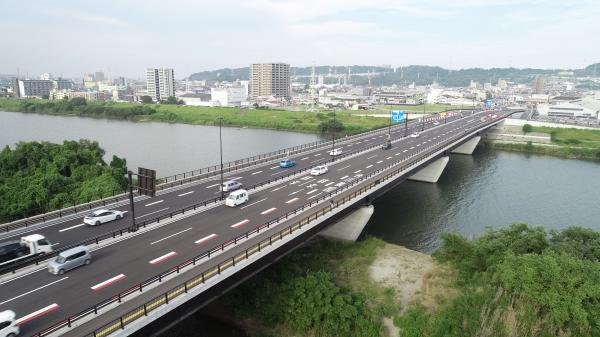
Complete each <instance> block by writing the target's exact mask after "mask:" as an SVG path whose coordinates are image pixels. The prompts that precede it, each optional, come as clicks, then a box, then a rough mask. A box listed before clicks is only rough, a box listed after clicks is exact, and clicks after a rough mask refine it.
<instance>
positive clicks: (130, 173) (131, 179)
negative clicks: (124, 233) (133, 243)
mask: <svg viewBox="0 0 600 337" xmlns="http://www.w3.org/2000/svg"><path fill="white" fill-rule="evenodd" d="M132 176H133V172H131V170H127V181H128V183H129V211H130V212H131V231H136V230H137V227H136V226H135V207H134V206H133V178H132Z"/></svg>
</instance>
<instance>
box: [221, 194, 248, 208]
mask: <svg viewBox="0 0 600 337" xmlns="http://www.w3.org/2000/svg"><path fill="white" fill-rule="evenodd" d="M246 202H248V191H246V190H237V191H233V192H231V193H229V195H228V196H227V198H226V199H225V205H226V206H229V207H236V206H239V205H241V204H243V203H246Z"/></svg>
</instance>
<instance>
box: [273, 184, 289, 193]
mask: <svg viewBox="0 0 600 337" xmlns="http://www.w3.org/2000/svg"><path fill="white" fill-rule="evenodd" d="M286 186H287V185H283V186H279V187H277V188H274V189H272V190H271V192H275V191H279V190H280V189H282V188H284V187H286Z"/></svg>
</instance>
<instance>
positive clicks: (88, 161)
mask: <svg viewBox="0 0 600 337" xmlns="http://www.w3.org/2000/svg"><path fill="white" fill-rule="evenodd" d="M102 156H104V150H103V149H102V148H100V146H99V145H98V143H97V142H93V141H89V140H80V141H65V142H64V143H63V144H62V145H60V144H53V143H48V142H42V143H39V142H20V143H18V144H17V146H16V147H15V148H14V149H11V148H10V147H8V146H7V147H5V148H4V149H3V150H2V151H0V223H2V222H7V221H11V220H15V219H18V218H23V217H27V216H32V215H36V214H40V213H45V212H47V211H51V210H55V209H59V208H63V207H66V206H72V205H73V204H74V203H82V202H87V201H90V200H95V199H100V198H102V197H106V196H108V195H112V194H114V193H119V192H121V191H123V190H124V189H125V187H126V186H127V181H126V178H125V173H126V170H127V169H126V167H127V164H126V161H125V159H121V158H119V157H116V156H113V159H112V161H111V162H110V164H109V165H107V164H106V163H105V162H104V160H103V159H102Z"/></svg>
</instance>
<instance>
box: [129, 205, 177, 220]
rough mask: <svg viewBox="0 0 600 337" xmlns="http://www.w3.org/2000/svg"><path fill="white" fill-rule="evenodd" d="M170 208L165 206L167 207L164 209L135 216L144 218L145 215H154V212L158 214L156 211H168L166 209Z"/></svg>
mask: <svg viewBox="0 0 600 337" xmlns="http://www.w3.org/2000/svg"><path fill="white" fill-rule="evenodd" d="M168 209H169V207H165V208H163V209H159V210H158V211H154V212H150V213H148V214H144V215H140V216H137V217H135V218H136V219H139V218H143V217H145V216H148V215H152V214H156V213H158V212H162V211H166V210H168Z"/></svg>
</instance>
